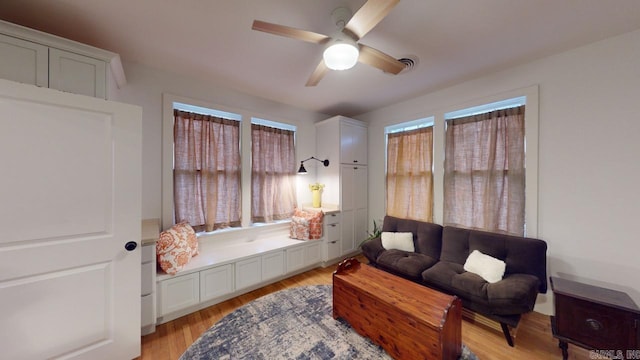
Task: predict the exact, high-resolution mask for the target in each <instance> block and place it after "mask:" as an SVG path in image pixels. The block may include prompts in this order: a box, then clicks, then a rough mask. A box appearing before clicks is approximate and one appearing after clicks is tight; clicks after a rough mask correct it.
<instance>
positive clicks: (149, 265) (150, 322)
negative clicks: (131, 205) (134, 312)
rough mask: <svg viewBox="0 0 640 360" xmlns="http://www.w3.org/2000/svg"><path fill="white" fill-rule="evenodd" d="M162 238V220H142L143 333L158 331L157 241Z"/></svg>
mask: <svg viewBox="0 0 640 360" xmlns="http://www.w3.org/2000/svg"><path fill="white" fill-rule="evenodd" d="M159 236H160V220H159V219H147V220H142V241H141V242H140V243H141V245H142V256H141V259H142V264H141V269H142V272H141V276H140V280H141V281H140V295H141V296H142V298H141V315H142V317H141V324H140V326H141V333H142V335H147V334H150V333H152V332H154V331H155V330H156V299H157V298H156V241H157V240H158V237H159Z"/></svg>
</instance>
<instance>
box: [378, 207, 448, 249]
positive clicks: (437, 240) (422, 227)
mask: <svg viewBox="0 0 640 360" xmlns="http://www.w3.org/2000/svg"><path fill="white" fill-rule="evenodd" d="M382 231H393V232H411V233H413V243H414V245H415V251H416V252H418V253H421V254H425V255H428V256H430V257H432V258H434V259H439V258H440V249H441V246H440V244H441V241H442V226H441V225H438V224H433V223H429V222H424V221H418V220H411V219H401V218H397V217H393V216H385V218H384V221H383V223H382Z"/></svg>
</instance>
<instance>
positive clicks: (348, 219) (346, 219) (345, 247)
mask: <svg viewBox="0 0 640 360" xmlns="http://www.w3.org/2000/svg"><path fill="white" fill-rule="evenodd" d="M341 215H342V221H341V223H340V228H341V230H342V231H341V236H340V241H341V242H342V254H346V253H349V252H351V251H353V249H354V244H353V224H354V216H355V214H354V211H353V210H347V211H342V212H341Z"/></svg>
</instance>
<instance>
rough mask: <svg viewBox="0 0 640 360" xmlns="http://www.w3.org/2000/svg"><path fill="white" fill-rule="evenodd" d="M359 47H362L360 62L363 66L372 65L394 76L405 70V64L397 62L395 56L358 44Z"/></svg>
mask: <svg viewBox="0 0 640 360" xmlns="http://www.w3.org/2000/svg"><path fill="white" fill-rule="evenodd" d="M358 46H359V47H360V57H359V58H358V61H359V62H361V63H363V64H367V65H371V66H373V67H375V68H378V69H380V70H382V71H384V72H387V73H391V74H394V75H396V74H398V73H399V72H400V71H402V70H403V69H404V68H405V64H404V63H403V62H400V61H398V60H396V59H395V58H394V57H393V56H390V55H387V54H385V53H383V52H382V51H380V50H376V49H374V48H372V47H369V46H367V45H362V44H358Z"/></svg>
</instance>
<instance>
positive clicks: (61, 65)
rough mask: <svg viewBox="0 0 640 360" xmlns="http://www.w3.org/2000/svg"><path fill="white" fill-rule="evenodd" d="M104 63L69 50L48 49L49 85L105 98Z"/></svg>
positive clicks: (105, 74) (105, 72)
mask: <svg viewBox="0 0 640 360" xmlns="http://www.w3.org/2000/svg"><path fill="white" fill-rule="evenodd" d="M106 79H107V70H106V64H105V62H104V61H103V60H98V59H94V58H91V57H88V56H83V55H78V54H75V53H72V52H69V51H64V50H59V49H53V48H51V49H49V87H50V88H52V89H57V90H62V91H66V92H70V93H74V94H80V95H87V96H93V97H97V98H102V99H105V98H106V96H107V94H106V89H107V84H106Z"/></svg>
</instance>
